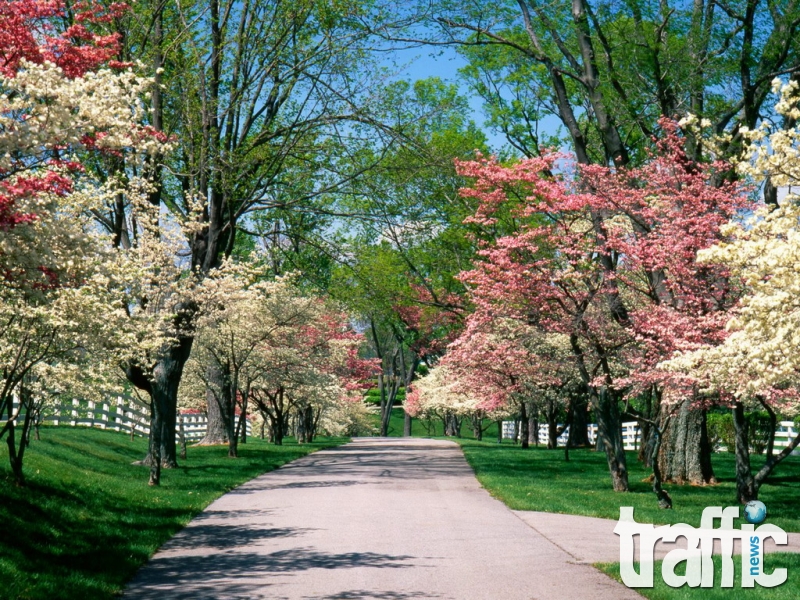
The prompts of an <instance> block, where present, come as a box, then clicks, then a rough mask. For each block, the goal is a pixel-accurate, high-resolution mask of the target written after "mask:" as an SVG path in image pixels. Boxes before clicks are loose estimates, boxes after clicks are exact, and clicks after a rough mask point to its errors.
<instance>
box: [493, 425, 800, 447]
mask: <svg viewBox="0 0 800 600" xmlns="http://www.w3.org/2000/svg"><path fill="white" fill-rule="evenodd" d="M516 426H517V422H516V421H503V438H504V439H513V438H514V428H515V427H516ZM559 427H562V425H560V424H559ZM587 432H588V434H589V442H590V443H592V444H594V443H595V440H596V439H597V425H596V424H595V423H591V424H589V425H587ZM798 432H800V429H798V425H796V424H795V423H793V422H792V421H781V422H780V423H779V424H778V428H777V429H776V430H775V450H776V451H778V452H780V450H781V448H786V446H788V445H789V444H790V443H791V441H792V440H793V439H794V438H795V437H797V434H798ZM568 436H569V427H567V428H566V429H565V430H564V432H563V433H562V434H561V435H560V436H559V437H558V445H559V446H564V445H566V443H567V437H568ZM547 438H548V428H547V423H540V424H539V443H540V444H546V443H547ZM622 441H623V443H624V444H625V449H626V450H638V449H639V441H640V440H639V424H638V423H637V422H636V421H628V422H626V423H623V424H622ZM720 449H721V450H724V448H720ZM792 454H800V446H799V447H798V448H796V449H795V450H794V452H792Z"/></svg>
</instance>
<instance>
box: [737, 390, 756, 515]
mask: <svg viewBox="0 0 800 600" xmlns="http://www.w3.org/2000/svg"><path fill="white" fill-rule="evenodd" d="M747 429H748V427H747V417H746V416H745V414H744V405H742V403H741V402H737V403H736V404H735V405H734V406H733V432H734V440H735V444H734V446H735V454H736V495H737V496H738V500H739V502H741V503H742V504H746V503H748V502H750V501H751V500H757V499H758V486H756V482H755V479H754V478H753V471H752V469H751V467H750V440H749V436H748V431H747Z"/></svg>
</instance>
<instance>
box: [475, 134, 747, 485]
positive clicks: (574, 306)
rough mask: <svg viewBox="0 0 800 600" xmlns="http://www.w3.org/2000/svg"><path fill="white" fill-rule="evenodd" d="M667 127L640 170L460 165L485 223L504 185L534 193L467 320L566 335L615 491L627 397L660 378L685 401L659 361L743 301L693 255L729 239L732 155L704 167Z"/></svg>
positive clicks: (480, 268) (713, 329) (545, 162)
mask: <svg viewBox="0 0 800 600" xmlns="http://www.w3.org/2000/svg"><path fill="white" fill-rule="evenodd" d="M667 125H668V124H667V123H666V122H665V123H664V126H665V127H667ZM667 131H668V133H667V135H665V137H664V138H663V140H662V141H661V142H660V144H659V149H660V152H659V154H655V155H654V156H653V157H652V159H651V160H650V162H648V163H647V164H646V165H644V166H643V167H641V168H638V169H617V170H610V169H607V168H605V167H600V166H581V167H580V168H578V169H577V170H576V171H572V170H571V169H570V168H569V167H568V166H566V165H565V164H564V163H563V157H562V156H560V155H546V156H544V157H540V158H532V159H527V160H524V161H521V162H520V163H518V164H515V165H512V166H509V167H504V166H501V165H499V164H497V162H495V161H492V160H481V161H473V162H468V163H462V164H461V165H460V172H461V173H462V174H464V175H469V176H472V177H475V178H476V181H475V183H474V184H473V187H472V189H471V190H470V191H469V192H468V193H469V194H470V195H472V196H474V197H476V198H478V199H479V200H480V201H481V204H480V205H479V207H478V210H477V212H476V214H475V216H474V217H473V219H474V220H476V221H478V222H480V223H485V224H491V223H492V222H493V221H494V219H495V217H494V213H495V211H496V210H497V208H499V207H503V205H504V204H506V202H507V198H508V196H509V194H511V193H514V194H516V193H519V190H520V189H523V190H524V192H523V193H524V196H525V201H524V204H521V205H520V206H518V208H517V209H516V210H517V211H518V214H519V217H520V219H521V222H522V226H521V227H520V229H519V231H517V232H515V233H513V234H511V235H508V236H505V237H501V238H499V239H498V240H497V241H496V242H495V243H494V244H491V245H488V246H487V247H486V248H485V249H483V250H481V251H480V253H479V254H480V258H479V260H477V261H476V262H475V266H474V268H473V269H472V270H470V271H467V272H465V273H463V274H462V275H461V277H462V279H463V280H464V281H465V282H466V283H468V284H469V285H470V286H471V296H472V301H473V303H474V305H475V306H476V312H475V314H474V315H473V316H471V317H470V318H471V319H472V320H474V321H475V322H476V323H488V324H491V323H493V322H497V320H498V319H502V318H509V319H514V320H517V321H520V322H521V323H524V324H530V325H533V326H536V327H538V328H540V329H541V330H542V331H544V332H551V333H560V334H562V335H565V336H567V338H568V339H569V345H570V348H571V352H572V358H573V360H574V364H575V367H576V368H577V370H578V372H579V373H580V376H581V379H582V382H583V384H584V385H585V387H586V390H587V391H588V393H589V398H590V404H591V406H592V407H593V408H594V410H595V416H596V418H597V422H598V436H599V438H600V440H601V444H602V447H603V448H604V449H605V451H606V454H607V458H608V463H609V469H610V471H611V475H612V482H613V484H614V489H615V490H620V491H621V490H626V489H627V467H626V459H625V454H624V451H623V448H622V439H621V432H620V412H619V405H618V401H619V400H621V399H622V398H623V397H624V396H625V394H631V393H634V394H635V393H637V392H638V391H639V390H642V389H645V390H647V389H650V388H652V386H657V387H659V388H662V389H673V388H674V389H676V390H678V392H677V394H678V395H677V397H679V398H685V396H682V395H681V394H685V393H687V392H686V390H684V389H683V388H680V387H677V388H675V387H674V382H672V381H670V380H669V377H668V375H666V374H665V373H663V372H659V371H658V370H657V369H655V365H656V364H657V363H658V362H659V360H662V359H664V358H668V357H669V356H671V354H672V353H673V352H674V351H675V350H678V349H683V348H689V347H692V345H695V344H699V343H703V342H704V341H711V342H713V341H716V340H719V339H720V338H721V336H722V335H723V324H724V321H725V319H726V315H727V313H726V311H727V310H728V309H729V308H730V307H731V305H732V304H733V302H734V301H735V299H736V295H735V290H733V289H732V287H731V286H730V285H729V284H728V282H727V279H726V277H725V273H724V269H707V268H703V267H698V266H697V265H696V264H695V256H696V253H697V252H698V251H699V250H702V249H704V248H707V247H709V246H710V245H712V244H713V243H715V242H716V241H719V240H720V239H721V233H720V227H721V225H722V224H724V223H725V222H726V221H727V220H728V219H730V218H732V217H733V216H734V215H735V214H736V212H737V211H738V210H739V209H740V208H741V207H742V206H743V205H744V203H745V202H746V196H744V195H743V194H742V193H741V192H740V191H739V190H737V188H736V187H734V186H732V185H728V186H723V187H721V188H720V187H717V186H716V184H715V182H714V178H715V176H716V173H718V172H719V171H720V170H722V169H727V168H729V167H728V166H727V165H726V164H724V163H718V164H714V165H709V166H708V167H702V168H700V167H697V166H695V165H694V163H692V161H691V160H690V159H689V158H688V156H687V155H686V154H685V152H684V150H683V142H682V140H681V139H680V138H679V137H678V136H676V134H675V133H674V132H672V133H670V132H669V128H668V127H667ZM557 162H558V163H560V172H556V171H555V165H556V163H557ZM533 215H538V218H537V219H536V220H533V221H528V222H527V223H526V222H525V221H524V219H525V218H526V217H530V216H533ZM599 215H602V219H599V218H598V216H599ZM479 345H480V344H479ZM492 362H493V364H494V363H495V362H497V361H492ZM500 387H502V386H500ZM689 393H690V392H689ZM638 417H639V418H640V419H645V420H646V419H647V417H646V416H644V415H639V416H638Z"/></svg>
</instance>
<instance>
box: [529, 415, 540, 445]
mask: <svg viewBox="0 0 800 600" xmlns="http://www.w3.org/2000/svg"><path fill="white" fill-rule="evenodd" d="M528 444H529V445H530V444H533V445H534V446H538V445H539V418H538V417H537V416H536V411H532V414H530V415H528Z"/></svg>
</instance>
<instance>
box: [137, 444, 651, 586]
mask: <svg viewBox="0 0 800 600" xmlns="http://www.w3.org/2000/svg"><path fill="white" fill-rule="evenodd" d="M554 537H556V538H557V536H554ZM125 597H126V598H129V599H153V600H173V599H186V600H189V599H192V600H198V599H215V600H217V599H220V600H222V599H233V598H242V599H244V598H248V599H253V598H269V599H273V600H278V599H292V600H294V599H303V600H312V599H313V600H323V599H325V600H345V599H355V598H363V599H382V600H401V599H409V598H437V599H452V600H483V599H487V600H489V599H491V600H533V599H542V600H561V599H563V600H574V599H575V598H592V600H628V599H640V598H641V596H639V595H638V594H636V593H635V592H634V591H632V590H629V589H628V588H626V587H624V586H623V585H621V584H619V583H617V582H615V581H613V580H612V579H610V578H608V577H607V576H605V575H603V574H601V573H600V572H598V571H597V570H595V569H594V568H593V567H592V566H590V565H589V564H587V563H586V562H585V561H583V560H581V558H580V557H576V556H575V555H574V554H572V553H570V552H569V551H568V549H563V548H562V547H559V545H558V539H555V540H554V541H551V540H549V539H548V538H546V537H544V535H542V534H541V533H539V532H537V531H536V530H534V529H533V528H532V527H530V526H528V525H527V524H526V523H525V521H524V520H523V519H522V518H521V517H520V516H519V515H518V514H515V513H514V512H512V511H510V510H509V509H508V508H506V506H505V505H503V504H502V503H501V502H499V501H498V500H495V499H493V498H492V497H491V496H489V494H488V493H487V492H486V491H485V490H484V489H483V488H481V486H480V484H479V483H478V481H477V480H476V479H475V476H474V474H473V472H472V469H471V468H470V467H469V465H467V462H466V460H465V459H464V456H463V454H462V452H461V449H460V448H459V447H458V445H457V444H455V443H453V442H448V441H443V440H424V439H413V438H394V439H389V438H360V439H356V440H354V441H353V442H352V443H350V444H347V445H344V446H341V447H339V448H334V449H330V450H323V451H320V452H316V453H314V454H311V455H309V456H307V457H304V458H301V459H299V460H297V461H295V462H293V463H290V464H288V465H286V466H284V467H282V468H280V469H278V470H276V471H273V472H270V473H267V474H265V475H262V476H260V477H258V478H256V479H254V480H252V481H250V482H248V483H246V484H245V485H243V486H241V487H239V488H237V489H236V490H234V491H232V492H230V493H228V494H226V495H225V496H222V497H221V498H219V499H218V500H217V501H215V502H214V503H213V504H211V505H210V506H209V507H208V508H207V509H206V510H205V511H204V512H203V513H202V514H201V515H199V516H198V518H196V519H195V520H193V521H192V522H191V523H190V524H189V525H188V526H187V527H186V528H185V529H184V530H183V531H181V532H180V533H178V534H177V535H176V536H175V537H174V538H172V539H171V540H170V541H169V542H167V543H166V544H165V545H164V546H163V547H162V548H161V549H160V550H159V552H158V553H157V554H156V555H155V556H154V557H153V558H152V560H151V561H150V562H149V563H148V564H147V565H146V566H145V567H143V568H142V570H141V571H140V572H139V573H138V574H137V576H136V577H135V578H134V580H133V581H132V582H131V584H130V585H129V587H128V589H127V591H126V593H125Z"/></svg>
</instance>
